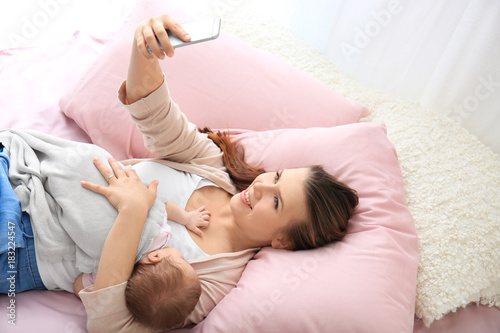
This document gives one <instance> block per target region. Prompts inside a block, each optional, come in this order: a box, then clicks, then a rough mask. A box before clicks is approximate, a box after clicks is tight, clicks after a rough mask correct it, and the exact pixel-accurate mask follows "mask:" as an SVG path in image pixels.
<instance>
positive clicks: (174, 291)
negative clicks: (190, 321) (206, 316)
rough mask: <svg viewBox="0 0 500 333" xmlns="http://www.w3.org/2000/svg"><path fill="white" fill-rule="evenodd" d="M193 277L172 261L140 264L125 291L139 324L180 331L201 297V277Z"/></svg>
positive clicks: (168, 259) (164, 259)
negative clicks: (177, 328)
mask: <svg viewBox="0 0 500 333" xmlns="http://www.w3.org/2000/svg"><path fill="white" fill-rule="evenodd" d="M190 273H191V272H188V273H187V272H184V271H183V270H182V269H181V268H180V267H179V266H177V265H176V264H175V263H173V262H172V261H171V260H170V258H169V257H164V258H163V259H162V260H161V261H160V262H158V263H156V264H142V263H138V264H136V265H135V267H134V271H133V272H132V277H131V278H130V279H129V280H128V283H127V288H126V290H125V300H126V303H127V307H128V309H129V311H130V312H131V313H132V314H133V315H134V317H135V320H137V321H138V322H140V323H142V324H144V325H147V326H149V327H151V328H153V329H158V330H165V329H171V328H176V327H180V326H181V325H182V324H183V323H184V320H185V319H186V318H187V316H188V315H189V314H190V313H191V312H192V311H193V309H194V308H195V306H196V304H197V303H198V300H199V298H200V294H201V285H200V281H199V280H198V277H197V276H196V275H195V274H194V273H192V274H190Z"/></svg>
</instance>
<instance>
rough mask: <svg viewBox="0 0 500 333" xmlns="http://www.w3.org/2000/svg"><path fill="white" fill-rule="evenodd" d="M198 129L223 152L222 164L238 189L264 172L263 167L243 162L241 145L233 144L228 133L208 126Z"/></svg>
mask: <svg viewBox="0 0 500 333" xmlns="http://www.w3.org/2000/svg"><path fill="white" fill-rule="evenodd" d="M198 130H199V131H200V132H201V133H206V134H207V135H208V137H209V138H210V139H211V140H212V141H213V142H214V143H215V144H216V145H217V146H219V148H220V149H221V150H222V152H223V153H224V155H223V156H224V157H223V158H224V165H225V166H226V169H227V172H228V173H229V176H230V177H231V180H232V181H233V183H234V185H235V186H236V188H237V189H238V191H243V190H246V189H247V188H248V187H249V186H250V185H251V184H252V182H253V181H254V179H255V178H257V176H258V175H260V174H262V173H265V172H266V170H264V169H263V168H259V167H255V166H251V165H250V164H248V163H247V162H245V150H244V148H243V146H241V145H238V146H237V145H235V144H234V143H233V142H232V141H231V138H230V136H229V133H227V132H220V131H218V132H217V133H214V132H212V130H210V128H208V127H205V128H203V129H198Z"/></svg>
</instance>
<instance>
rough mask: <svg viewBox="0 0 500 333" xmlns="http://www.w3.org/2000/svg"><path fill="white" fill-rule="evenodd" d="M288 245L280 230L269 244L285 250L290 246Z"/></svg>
mask: <svg viewBox="0 0 500 333" xmlns="http://www.w3.org/2000/svg"><path fill="white" fill-rule="evenodd" d="M290 245H291V244H290V242H289V241H288V238H287V237H286V236H285V235H284V234H283V233H281V232H280V233H279V234H278V235H277V236H276V237H274V239H273V240H272V241H271V246H272V247H273V248H275V249H286V250H287V249H289V248H290Z"/></svg>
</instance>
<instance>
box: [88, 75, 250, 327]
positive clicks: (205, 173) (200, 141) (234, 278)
mask: <svg viewBox="0 0 500 333" xmlns="http://www.w3.org/2000/svg"><path fill="white" fill-rule="evenodd" d="M125 87H126V82H123V84H122V85H121V87H120V89H119V92H118V94H119V99H120V101H121V102H122V103H123V104H124V106H125V107H126V108H127V109H128V111H129V112H130V114H131V116H132V119H133V121H134V122H135V123H136V125H137V128H138V129H139V130H140V131H141V133H142V134H143V137H144V142H145V144H146V147H147V148H148V149H149V150H150V151H152V152H156V153H158V154H159V156H160V158H159V159H158V160H155V161H158V162H160V163H163V164H165V165H168V166H169V167H172V168H174V169H177V170H180V171H184V172H189V173H194V174H197V175H199V176H202V177H205V178H207V179H209V180H210V181H212V182H214V183H215V184H217V185H218V186H220V187H221V188H222V189H224V190H226V191H227V192H229V193H231V194H234V193H236V188H235V187H234V185H233V183H232V182H231V179H230V178H229V175H228V173H227V172H226V168H225V166H224V162H223V160H222V151H221V150H220V148H219V147H217V145H215V144H214V143H213V141H212V140H210V139H209V138H208V137H207V135H206V134H203V133H199V132H198V131H197V129H196V127H195V126H194V125H193V124H191V123H189V122H188V121H187V119H186V117H185V115H184V114H183V113H182V112H181V111H180V109H179V107H178V105H177V104H175V103H174V102H173V101H172V100H171V98H170V94H169V91H168V88H167V84H166V82H165V80H164V82H163V84H162V85H161V86H160V87H159V88H158V89H157V90H155V91H154V92H152V93H151V94H149V95H148V96H147V97H145V98H143V99H141V100H139V101H137V102H135V103H133V104H130V105H127V97H126V90H125ZM128 162H129V163H134V161H128ZM257 250H258V249H255V248H253V249H247V250H244V251H240V252H234V253H220V254H217V255H213V256H209V257H207V258H202V259H198V260H193V261H191V262H190V263H191V265H192V266H193V268H194V269H195V270H196V273H197V274H198V277H199V279H200V282H201V289H202V292H201V296H200V300H199V301H198V304H197V305H196V307H195V309H194V310H193V312H192V313H191V314H190V315H189V317H188V318H187V319H186V321H185V322H184V326H186V325H189V324H197V323H199V322H200V321H202V320H203V319H204V318H205V317H206V316H207V315H208V313H209V312H210V311H211V310H212V309H213V308H214V307H215V306H216V305H217V303H219V302H220V300H221V299H222V298H223V297H224V296H225V295H227V294H228V293H229V291H231V289H233V288H234V287H235V286H236V284H237V282H238V280H239V279H240V277H241V274H242V273H243V270H244V269H245V266H246V264H247V263H248V261H249V260H250V259H251V258H252V257H253V256H254V255H255V253H256V251H257ZM126 285H127V282H123V283H121V284H118V285H115V286H111V287H108V288H103V289H100V290H97V291H94V290H93V286H89V287H87V288H85V289H83V290H82V291H81V292H80V293H79V296H80V298H81V299H82V302H83V304H84V306H85V309H86V311H87V329H88V330H89V332H108V333H109V332H153V330H151V329H150V328H148V327H145V326H143V325H141V324H139V323H137V322H135V321H134V318H133V316H132V314H131V313H130V312H129V311H128V308H127V306H126V303H125V287H126Z"/></svg>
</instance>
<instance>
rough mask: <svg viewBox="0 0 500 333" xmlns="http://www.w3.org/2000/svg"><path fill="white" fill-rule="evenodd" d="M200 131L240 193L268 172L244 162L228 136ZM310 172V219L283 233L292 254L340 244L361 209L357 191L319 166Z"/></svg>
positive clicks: (237, 147) (308, 197)
mask: <svg viewBox="0 0 500 333" xmlns="http://www.w3.org/2000/svg"><path fill="white" fill-rule="evenodd" d="M199 131H200V132H202V133H207V134H208V137H209V138H210V139H212V141H214V142H215V144H216V145H217V146H219V148H220V149H221V150H222V151H223V153H224V164H225V166H226V168H227V171H228V173H229V175H230V177H231V179H232V180H233V182H234V183H235V185H236V187H237V188H238V190H239V191H243V190H245V189H247V188H248V186H250V185H251V184H252V182H253V181H254V179H255V178H257V176H258V175H260V174H261V173H265V172H266V171H265V170H264V169H262V168H258V167H253V166H250V165H249V164H248V163H246V162H245V153H244V150H243V147H242V146H236V145H235V144H234V143H233V142H232V141H231V139H230V136H229V134H228V133H227V132H223V133H221V132H217V133H213V132H212V131H211V130H210V129H209V128H207V127H205V128H204V129H199ZM309 169H310V174H309V177H308V179H307V181H306V183H305V187H306V188H305V190H306V200H307V206H308V212H307V213H308V214H307V215H308V217H309V219H308V221H296V222H295V223H290V224H289V225H288V226H287V227H286V228H285V229H284V230H283V231H284V233H285V235H286V237H287V241H288V244H289V246H288V249H290V250H303V249H311V248H316V247H319V246H323V245H325V244H328V243H330V242H335V241H339V240H341V239H342V238H343V237H344V236H345V235H346V233H347V223H348V221H349V219H350V217H351V215H352V214H353V212H354V209H355V208H356V206H357V205H358V200H359V199H358V195H357V193H356V191H355V190H353V189H352V188H350V187H349V186H347V185H346V184H344V183H342V182H340V181H338V180H337V179H336V178H335V177H333V176H332V175H330V174H329V173H327V172H326V171H325V170H324V168H323V167H321V166H319V165H315V166H312V167H310V168H309Z"/></svg>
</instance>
